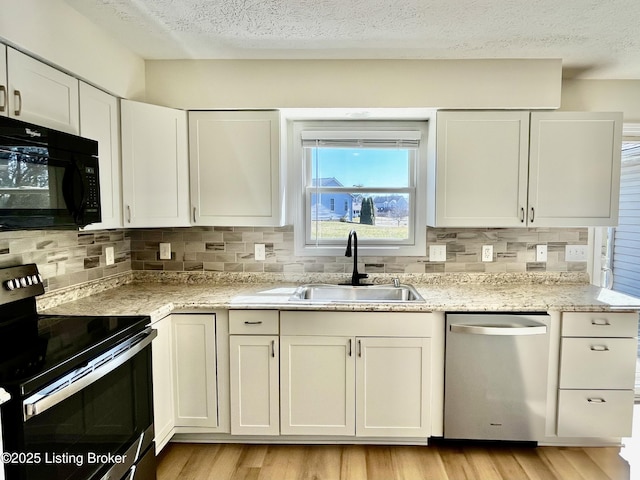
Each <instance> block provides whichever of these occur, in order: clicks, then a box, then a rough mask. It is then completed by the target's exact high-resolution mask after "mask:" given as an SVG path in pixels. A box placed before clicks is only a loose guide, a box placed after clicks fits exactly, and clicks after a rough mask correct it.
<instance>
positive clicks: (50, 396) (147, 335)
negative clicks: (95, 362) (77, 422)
mask: <svg viewBox="0 0 640 480" xmlns="http://www.w3.org/2000/svg"><path fill="white" fill-rule="evenodd" d="M157 335H158V332H156V331H155V330H153V329H151V328H147V329H146V330H144V331H143V332H142V333H140V334H139V335H138V340H137V343H135V344H134V345H133V346H131V347H130V348H129V349H128V350H125V351H123V352H122V353H120V354H118V355H116V356H114V357H113V359H111V360H109V361H107V362H106V363H103V364H102V365H100V366H98V367H97V368H95V369H94V370H90V367H87V370H90V371H89V372H88V373H86V374H85V375H82V373H79V374H78V375H77V376H78V377H79V378H77V380H71V381H65V380H64V379H62V380H60V381H59V382H56V383H54V384H53V385H51V386H49V387H46V388H45V389H43V390H41V391H39V392H37V393H34V394H33V395H31V396H30V397H28V398H27V399H26V400H24V402H23V403H22V405H23V416H24V420H25V421H27V420H29V419H30V418H32V417H35V416H37V415H40V414H41V413H42V412H45V411H46V410H48V409H50V408H52V407H55V406H56V405H57V404H59V403H60V402H63V401H64V400H66V399H67V398H69V397H70V396H71V395H73V394H75V393H78V392H79V391H81V390H83V389H85V388H87V387H88V386H89V385H91V384H93V383H95V382H97V381H98V380H100V379H101V378H102V377H104V376H105V375H106V374H108V373H110V372H112V371H113V370H115V369H116V368H118V367H119V366H121V365H123V364H124V363H126V362H127V361H129V360H131V359H132V358H133V357H135V356H136V355H137V354H138V353H140V352H141V351H142V350H144V349H145V348H147V347H148V346H149V345H151V342H152V341H153V339H154V338H155V337H156V336H157ZM118 349H119V346H118V345H116V346H115V347H114V350H118ZM58 383H61V384H62V385H58Z"/></svg>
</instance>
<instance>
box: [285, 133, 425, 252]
mask: <svg viewBox="0 0 640 480" xmlns="http://www.w3.org/2000/svg"><path fill="white" fill-rule="evenodd" d="M429 128H430V122H429V120H410V121H407V120H398V121H395V120H383V121H381V120H372V121H356V120H318V121H310V120H291V121H290V124H289V129H288V130H289V134H290V142H289V152H290V155H289V158H290V164H289V165H290V171H291V176H290V188H291V191H292V196H291V199H292V202H291V206H292V210H293V211H294V212H295V213H294V218H293V221H294V224H295V225H296V226H298V225H299V226H300V228H298V227H296V228H294V244H295V255H297V256H342V255H344V248H345V245H346V241H347V239H346V237H345V239H344V240H340V239H338V240H333V241H328V242H327V243H326V244H321V245H316V244H315V243H314V242H311V239H310V232H311V217H312V215H311V212H310V211H308V210H309V208H310V199H311V197H310V195H311V192H310V190H309V189H310V186H309V185H310V183H309V179H310V178H311V177H310V172H308V171H307V170H308V169H307V166H306V161H305V155H304V147H303V145H302V136H303V132H305V131H306V132H309V131H332V132H344V135H346V136H348V133H347V132H363V131H366V132H371V135H374V136H375V132H392V131H398V132H399V133H400V132H406V131H415V132H419V133H420V144H419V146H418V148H417V150H416V154H415V161H414V162H413V165H412V167H410V175H411V176H412V180H413V185H412V186H410V187H409V188H380V187H378V188H367V187H362V188H361V189H360V191H361V192H362V193H382V194H384V193H396V192H397V191H399V190H410V191H411V192H410V195H409V197H410V202H411V204H410V209H411V215H410V217H411V218H410V220H409V230H410V236H413V238H412V239H411V240H409V241H403V242H397V241H394V240H392V239H389V240H385V241H382V242H374V241H373V240H371V239H360V238H359V239H358V240H359V241H358V250H359V252H358V253H359V255H360V256H363V255H367V256H421V257H424V256H426V241H427V239H426V237H427V235H426V229H427V227H426V217H427V205H426V204H427V155H428V154H429V149H428V148H427V145H428V144H429V142H430V141H433V142H435V138H434V139H433V140H432V139H431V138H430V135H429V134H430V131H429ZM433 150H435V145H434V146H433ZM354 190H356V189H354V188H353V187H325V188H323V189H322V191H323V193H328V192H329V191H335V192H338V193H345V192H347V191H348V192H353V191H354ZM307 213H308V214H307ZM354 227H356V228H355V229H356V231H357V225H354Z"/></svg>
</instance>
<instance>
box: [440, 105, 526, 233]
mask: <svg viewBox="0 0 640 480" xmlns="http://www.w3.org/2000/svg"><path fill="white" fill-rule="evenodd" d="M436 129H437V134H436V136H437V147H436V158H437V159H436V173H435V175H436V201H435V205H431V206H429V208H435V209H436V214H435V218H436V225H435V226H438V227H449V226H451V227H486V226H492V227H513V226H521V225H523V221H524V213H525V209H526V201H527V166H528V148H529V142H528V140H529V112H517V111H515V112H482V111H480V112H438V116H437V125H436ZM430 217H431V215H430Z"/></svg>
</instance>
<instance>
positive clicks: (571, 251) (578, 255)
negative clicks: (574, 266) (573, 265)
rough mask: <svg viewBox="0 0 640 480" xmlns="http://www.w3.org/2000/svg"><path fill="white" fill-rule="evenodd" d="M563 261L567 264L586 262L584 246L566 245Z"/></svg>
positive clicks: (585, 247)
mask: <svg viewBox="0 0 640 480" xmlns="http://www.w3.org/2000/svg"><path fill="white" fill-rule="evenodd" d="M564 259H565V261H567V262H586V261H587V246H586V245H567V246H566V247H564Z"/></svg>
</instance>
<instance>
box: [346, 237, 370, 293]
mask: <svg viewBox="0 0 640 480" xmlns="http://www.w3.org/2000/svg"><path fill="white" fill-rule="evenodd" d="M352 238H353V275H352V276H351V285H360V279H362V278H369V275H368V274H366V273H358V235H357V234H356V231H355V230H351V231H350V232H349V236H348V237H347V251H346V252H345V253H344V256H345V257H351V239H352Z"/></svg>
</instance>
